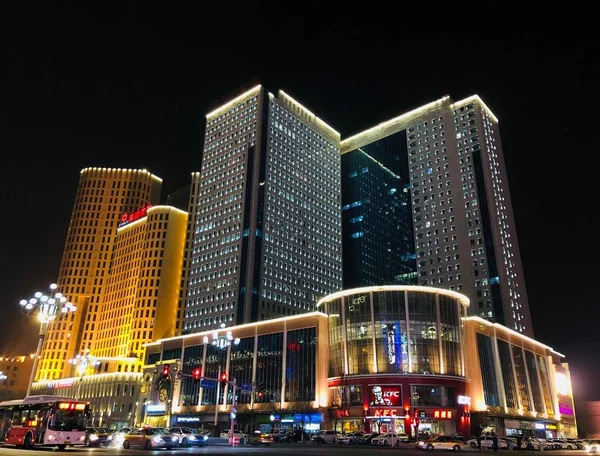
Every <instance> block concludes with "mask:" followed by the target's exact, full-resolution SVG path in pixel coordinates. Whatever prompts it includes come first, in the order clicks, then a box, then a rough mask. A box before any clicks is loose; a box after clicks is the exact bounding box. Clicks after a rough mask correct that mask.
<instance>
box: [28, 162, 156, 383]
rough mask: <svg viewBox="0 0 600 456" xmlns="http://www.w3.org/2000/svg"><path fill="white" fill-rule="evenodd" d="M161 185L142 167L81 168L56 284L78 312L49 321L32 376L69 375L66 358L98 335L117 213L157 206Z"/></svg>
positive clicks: (82, 349) (86, 345)
mask: <svg viewBox="0 0 600 456" xmlns="http://www.w3.org/2000/svg"><path fill="white" fill-rule="evenodd" d="M161 185H162V180H161V179H160V178H158V177H156V176H154V175H152V174H151V173H149V172H148V171H146V170H133V169H116V168H85V169H83V170H82V171H81V175H80V178H79V185H78V188H77V194H76V197H75V204H74V206H73V212H72V214H71V221H70V223H69V230H68V232H67V237H66V242H65V248H64V251H63V256H62V261H61V265H60V270H59V274H58V282H57V283H58V290H59V291H60V292H61V293H62V294H63V295H64V296H65V297H66V298H67V299H68V300H69V301H71V302H72V303H74V304H75V305H76V306H77V311H76V312H75V313H69V314H66V315H60V316H57V319H56V320H55V321H53V322H51V323H50V325H49V327H48V332H47V335H46V339H45V342H44V346H43V348H42V358H41V360H40V362H39V366H38V369H37V373H36V379H37V380H52V379H58V378H61V377H65V376H69V375H71V372H72V365H70V364H69V363H68V360H69V359H73V358H74V357H75V356H76V355H77V354H80V353H84V352H85V350H86V349H91V348H92V345H93V342H94V340H95V338H96V335H97V334H98V333H99V325H100V318H101V298H102V296H103V293H104V292H105V288H106V286H107V282H106V280H107V278H108V275H109V270H110V268H111V255H112V252H113V247H114V243H115V241H116V239H117V236H116V232H117V229H118V225H119V221H120V217H121V216H122V214H124V213H128V214H129V213H135V211H137V210H139V209H140V208H142V207H145V206H147V205H148V204H152V205H156V204H158V203H159V198H160V190H161Z"/></svg>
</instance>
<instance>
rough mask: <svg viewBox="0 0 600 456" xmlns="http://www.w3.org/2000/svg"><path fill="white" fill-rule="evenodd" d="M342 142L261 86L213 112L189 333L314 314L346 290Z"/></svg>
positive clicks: (208, 128)
mask: <svg viewBox="0 0 600 456" xmlns="http://www.w3.org/2000/svg"><path fill="white" fill-rule="evenodd" d="M339 144H340V135H339V133H338V132H336V131H335V130H334V129H332V128H331V127H330V126H328V125H327V124H326V123H325V122H323V121H322V120H321V119H319V118H318V117H316V116H315V115H314V114H313V113H312V112H310V111H308V110H307V109H306V108H304V107H303V106H302V105H301V104H299V103H298V102H296V101H295V100H294V99H293V98H291V97H290V96H289V95H287V94H285V93H284V92H283V91H279V93H278V94H277V96H275V95H274V94H272V93H269V92H267V91H266V90H265V89H264V88H263V87H261V86H260V85H259V86H256V87H254V88H252V89H250V90H248V91H246V92H244V93H243V94H241V95H239V96H238V97H236V98H234V99H233V100H231V101H229V102H227V103H225V104H223V105H222V106H220V107H218V108H217V109H215V110H214V111H212V112H210V113H209V114H207V116H206V130H205V139H204V150H203V156H202V168H201V172H200V184H199V193H198V200H197V212H196V213H195V215H194V217H195V218H196V225H195V229H194V239H193V247H192V258H191V265H190V269H189V281H188V285H187V300H186V308H185V318H184V333H194V332H201V331H205V330H208V329H212V328H218V327H219V326H220V325H221V324H226V325H232V324H242V323H248V322H253V321H260V320H264V319H267V318H273V317H277V316H286V315H294V314H298V313H304V312H310V311H313V310H314V309H315V305H316V302H317V301H318V299H319V298H320V297H321V296H324V295H326V294H329V293H331V292H333V291H336V290H339V289H341V284H342V272H341V271H342V263H341V262H342V256H341V212H340V194H341V188H340V155H339V150H340V149H339ZM191 211H192V209H190V212H191Z"/></svg>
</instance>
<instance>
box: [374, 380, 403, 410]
mask: <svg viewBox="0 0 600 456" xmlns="http://www.w3.org/2000/svg"><path fill="white" fill-rule="evenodd" d="M369 404H370V405H386V406H399V405H402V393H401V389H400V386H398V385H393V386H387V385H375V386H371V398H370V401H369Z"/></svg>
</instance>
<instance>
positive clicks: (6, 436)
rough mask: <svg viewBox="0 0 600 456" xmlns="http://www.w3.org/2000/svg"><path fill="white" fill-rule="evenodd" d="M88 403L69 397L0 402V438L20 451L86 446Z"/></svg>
mask: <svg viewBox="0 0 600 456" xmlns="http://www.w3.org/2000/svg"><path fill="white" fill-rule="evenodd" d="M88 416H89V403H88V402H83V401H77V400H75V399H72V398H69V397H58V396H27V397H26V398H25V399H17V400H12V401H4V402H0V426H1V427H0V436H1V437H3V440H4V443H5V445H15V446H17V447H22V448H33V447H38V446H40V447H41V446H46V447H49V446H53V447H57V448H58V449H60V450H64V449H65V448H66V447H67V446H76V445H82V446H83V445H85V436H86V423H87V419H88Z"/></svg>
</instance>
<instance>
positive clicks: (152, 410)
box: [146, 404, 167, 416]
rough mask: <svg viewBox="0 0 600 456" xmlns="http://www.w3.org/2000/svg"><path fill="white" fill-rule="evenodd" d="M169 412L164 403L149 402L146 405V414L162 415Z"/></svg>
mask: <svg viewBox="0 0 600 456" xmlns="http://www.w3.org/2000/svg"><path fill="white" fill-rule="evenodd" d="M166 413H167V408H166V407H165V405H164V404H149V405H147V406H146V414H147V415H154V416H160V415H164V414H166Z"/></svg>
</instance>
